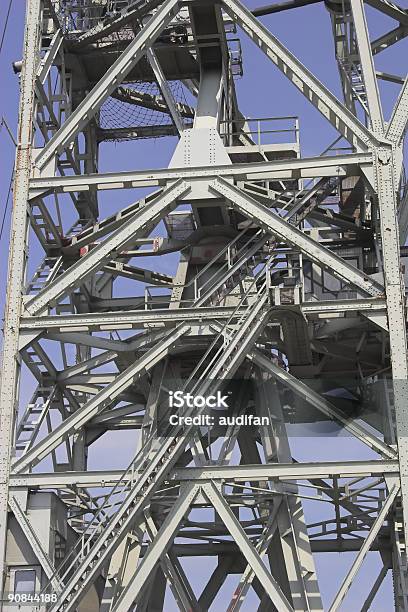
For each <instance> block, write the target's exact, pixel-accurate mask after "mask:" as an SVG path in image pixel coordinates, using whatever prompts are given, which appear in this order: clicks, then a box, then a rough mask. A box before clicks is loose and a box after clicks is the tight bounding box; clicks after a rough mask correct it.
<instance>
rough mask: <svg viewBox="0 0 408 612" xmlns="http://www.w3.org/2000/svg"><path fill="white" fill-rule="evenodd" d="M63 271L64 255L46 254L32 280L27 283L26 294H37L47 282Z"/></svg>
mask: <svg viewBox="0 0 408 612" xmlns="http://www.w3.org/2000/svg"><path fill="white" fill-rule="evenodd" d="M62 272H63V266H62V257H48V256H45V257H44V259H43V260H42V262H41V263H40V265H39V266H38V268H37V270H36V271H35V273H34V276H33V277H32V279H31V281H30V282H29V283H28V285H27V289H26V294H27V295H36V294H37V293H39V292H40V291H42V289H44V287H45V285H46V284H47V283H50V282H51V281H53V280H54V279H55V278H56V277H57V276H59V275H60V274H61V273H62Z"/></svg>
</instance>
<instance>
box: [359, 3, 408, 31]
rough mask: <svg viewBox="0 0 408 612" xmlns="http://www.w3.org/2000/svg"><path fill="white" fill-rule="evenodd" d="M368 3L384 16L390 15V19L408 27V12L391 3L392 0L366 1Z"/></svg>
mask: <svg viewBox="0 0 408 612" xmlns="http://www.w3.org/2000/svg"><path fill="white" fill-rule="evenodd" d="M366 2H367V4H369V5H370V6H372V7H373V8H376V9H377V10H378V11H380V12H381V13H384V15H388V17H391V18H392V19H395V20H396V21H399V22H400V23H401V24H404V25H406V26H407V25H408V12H407V11H406V10H404V9H402V8H401V7H400V6H398V5H397V4H394V3H393V2H390V0H366Z"/></svg>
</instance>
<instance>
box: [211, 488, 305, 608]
mask: <svg viewBox="0 0 408 612" xmlns="http://www.w3.org/2000/svg"><path fill="white" fill-rule="evenodd" d="M203 493H204V495H205V496H206V497H207V498H208V501H209V502H210V503H211V504H212V505H213V506H214V510H215V511H216V512H217V514H218V515H219V517H220V518H221V520H222V521H223V523H224V525H225V526H226V527H227V529H228V531H229V532H230V534H231V535H232V537H233V539H234V541H235V542H236V543H237V544H238V546H239V548H240V550H241V552H242V554H243V555H244V557H245V559H246V561H247V562H248V563H249V565H250V566H251V568H252V570H253V571H254V573H255V575H256V577H257V578H258V580H259V581H260V583H261V584H262V585H263V587H264V589H265V592H266V593H267V594H268V596H269V598H270V600H271V601H272V603H273V604H274V605H275V606H276V608H277V609H278V610H279V612H281V611H282V612H283V611H284V610H286V611H287V612H293V607H292V606H291V605H290V603H289V602H288V600H287V599H286V597H285V595H284V594H283V592H282V590H281V588H280V586H279V584H278V583H277V581H276V580H275V579H274V578H273V576H272V575H271V574H270V572H269V571H268V570H267V569H266V567H265V565H264V563H263V562H262V560H261V557H260V555H259V553H258V551H257V550H256V549H255V548H254V546H253V544H252V543H251V541H250V539H249V538H248V536H247V534H246V533H245V531H244V529H243V527H242V526H241V523H240V522H239V520H238V519H237V517H236V516H235V514H234V513H233V511H232V510H231V508H230V507H229V505H228V504H227V502H226V500H225V499H224V497H223V496H222V495H221V493H220V491H219V490H218V488H217V487H216V486H215V485H214V484H206V485H204V486H203Z"/></svg>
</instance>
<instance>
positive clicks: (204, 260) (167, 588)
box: [0, 0, 408, 612]
mask: <svg viewBox="0 0 408 612" xmlns="http://www.w3.org/2000/svg"><path fill="white" fill-rule="evenodd" d="M315 1H316V0H312V1H310V0H309V1H306V0H289V1H288V2H285V3H281V4H275V5H271V6H269V7H263V8H261V9H257V10H250V9H249V8H248V7H247V6H245V5H244V4H243V3H242V1H241V0H218V1H217V2H214V1H211V0H28V1H27V13H26V29H25V39H24V57H23V61H22V62H21V63H18V62H17V63H16V65H15V69H16V70H17V71H19V70H21V76H20V79H21V104H20V111H19V131H18V148H17V155H16V165H15V180H14V205H13V213H12V226H11V239H10V259H9V275H8V286H7V302H6V311H5V324H4V351H3V360H2V379H1V392H0V393H1V394H0V416H1V429H0V441H1V447H0V457H1V482H0V485H1V492H0V521H1V523H0V524H1V527H0V548H1V554H0V560H1V581H2V588H3V597H2V602H1V604H0V605H1V607H2V609H3V610H5V611H7V610H14V609H15V605H16V602H21V601H24V600H23V599H21V598H22V597H27V596H28V595H27V594H30V593H35V599H33V598H31V599H29V600H28V604H27V605H28V608H27V609H32V610H51V611H52V612H56V611H57V610H59V611H63V612H73V611H80V612H85V611H86V612H94V611H95V612H96V611H103V612H108V611H111V612H119V611H120V612H127V611H129V610H137V611H138V612H140V611H144V610H151V611H153V610H155V611H156V610H173V609H177V608H178V609H180V610H184V611H186V612H187V611H188V610H194V611H204V610H216V611H221V610H228V611H230V612H232V611H233V610H234V611H236V610H239V609H241V608H243V609H253V608H254V603H253V602H254V601H258V604H257V605H258V606H259V607H258V609H259V610H278V611H279V612H282V611H283V610H288V611H291V610H302V611H306V610H310V611H314V612H315V611H318V610H323V603H324V602H323V603H322V597H321V593H320V588H321V587H322V585H321V584H320V585H319V580H318V578H319V574H318V572H316V563H317V555H323V554H324V555H330V554H331V553H333V552H339V553H343V554H344V555H348V557H347V558H349V556H350V554H352V556H353V562H352V564H351V566H350V567H348V568H346V570H344V571H343V574H344V575H342V571H339V572H338V575H336V576H333V578H332V580H333V583H335V582H336V589H335V593H336V594H335V596H334V598H333V599H332V601H330V602H329V604H328V606H326V604H325V608H327V609H330V611H331V612H334V611H335V610H338V609H339V608H340V607H341V606H343V605H345V606H346V607H345V608H344V609H356V608H355V607H353V605H350V604H347V596H348V591H349V589H350V587H351V586H352V584H353V581H354V580H355V579H356V576H357V579H358V572H359V570H360V567H361V566H362V564H363V562H364V561H365V560H366V559H367V557H370V558H371V556H372V555H375V557H376V559H377V566H376V567H377V568H379V569H378V570H376V571H377V574H376V575H374V573H373V575H372V581H371V584H369V583H368V582H367V583H366V584H365V585H364V588H365V589H366V591H365V597H366V600H365V602H364V604H363V605H362V607H361V609H362V610H368V609H370V606H371V604H372V603H373V602H374V604H375V597H376V595H377V593H378V592H379V591H380V589H381V587H382V584H383V582H384V580H385V579H386V577H387V574H388V573H390V574H391V575H392V586H393V596H392V595H390V596H389V601H388V605H387V609H391V608H392V607H395V609H396V610H399V611H400V610H408V582H407V580H408V577H407V555H406V543H405V533H406V532H407V529H408V384H407V352H406V309H405V302H406V300H405V289H404V278H403V271H404V268H403V260H404V258H405V257H407V256H408V252H407V250H406V249H405V248H404V245H405V241H406V237H407V233H408V189H407V188H406V185H405V176H404V170H403V141H404V134H405V130H406V126H407V120H408V81H407V79H406V78H405V79H404V78H402V77H400V76H397V75H393V74H385V73H381V72H379V71H378V70H376V68H375V65H374V61H373V57H374V56H375V55H377V54H379V53H381V52H382V51H384V50H385V49H387V48H389V47H390V46H391V45H394V44H396V43H398V41H400V40H402V39H403V38H404V37H406V36H407V35H408V11H406V10H404V9H402V8H401V7H399V6H397V5H396V4H393V3H391V2H389V1H388V0H366V3H365V4H366V5H369V6H370V7H373V8H374V9H375V10H376V11H377V12H378V14H379V15H381V14H382V15H386V16H387V17H391V18H392V19H393V20H394V21H395V27H394V29H392V30H391V31H388V32H385V33H384V34H383V35H381V37H380V38H378V39H376V40H370V37H369V32H368V28H367V21H366V14H365V5H364V2H363V0H325V2H324V3H321V9H322V10H325V9H326V10H327V11H328V14H329V15H330V20H331V24H332V31H333V41H334V54H335V59H336V62H337V66H338V70H339V75H340V81H341V87H342V90H343V94H344V96H343V99H342V100H340V99H338V98H337V97H336V96H335V95H334V94H333V93H331V91H329V89H328V88H327V87H326V86H325V85H324V84H323V83H321V82H320V81H319V80H318V79H317V78H316V77H315V76H314V75H313V74H312V73H311V72H310V71H309V70H308V69H307V68H306V67H305V66H304V65H303V64H302V62H301V61H300V60H299V59H298V58H297V57H295V56H294V55H293V54H292V53H291V52H290V51H289V50H288V49H287V48H285V46H284V45H283V44H282V43H281V42H280V41H279V40H278V39H277V38H276V36H275V35H274V34H273V33H272V32H271V31H269V29H268V28H266V27H265V25H263V23H261V21H260V20H259V19H258V17H259V16H261V15H265V14H271V13H274V12H278V11H284V10H290V9H293V8H296V7H298V6H304V5H307V4H313V3H315ZM308 10H309V9H308ZM386 23H388V21H387V20H385V19H384V24H386ZM384 29H386V25H385V26H384ZM243 38H247V39H249V42H251V44H252V43H253V44H254V45H255V47H257V48H258V49H257V53H259V54H260V56H261V55H262V53H263V54H265V55H266V57H267V58H268V60H269V62H270V71H271V78H273V74H274V70H276V69H278V70H279V71H280V72H281V73H282V74H283V75H284V77H285V78H286V79H288V80H289V81H290V82H291V83H292V84H293V86H294V87H295V88H296V89H297V90H298V92H299V94H300V95H302V94H303V96H304V97H305V98H306V99H307V101H308V102H309V103H310V104H311V105H313V106H314V107H315V108H316V109H317V110H318V111H319V112H320V113H321V114H322V115H323V117H324V118H325V119H326V120H327V122H328V125H329V126H331V127H332V128H334V129H335V130H336V131H337V132H338V137H337V139H336V140H335V142H334V143H331V144H329V145H328V147H327V149H326V150H325V151H324V152H323V153H322V154H321V155H318V156H316V157H302V156H301V153H300V144H299V129H300V128H299V121H298V119H297V118H296V117H279V118H277V117H267V118H263V119H257V120H250V119H249V118H248V117H246V116H245V115H244V114H243V113H242V111H240V106H239V95H238V93H237V91H236V80H237V78H239V77H240V75H242V58H241V43H240V41H241V40H242V39H243ZM268 78H269V76H268ZM380 79H385V80H388V81H392V82H394V83H396V84H400V85H401V91H400V94H399V96H396V100H395V106H394V110H393V113H392V115H391V116H390V117H389V118H388V120H386V119H385V118H384V116H383V110H382V104H381V98H380V93H379V80H380ZM159 137H172V138H173V142H174V145H175V146H174V153H173V155H172V158H171V161H170V164H169V166H168V167H167V168H157V167H156V168H151V169H148V170H145V169H143V165H142V166H141V164H140V163H139V162H140V159H141V158H140V157H139V161H138V158H137V157H136V155H135V156H134V158H133V161H132V164H131V166H130V167H131V169H130V170H126V171H115V170H113V169H111V171H103V172H102V171H99V162H100V155H99V149H100V150H101V151H102V150H103V146H104V144H103V143H105V142H106V141H116V142H118V143H119V144H117V147H118V148H119V147H121V146H122V144H121V143H122V141H132V142H133V143H134V146H136V145H135V141H141V142H139V143H138V145H137V146H138V150H139V151H143V146H144V143H145V142H146V139H151V138H159ZM109 146H112V145H109ZM127 146H128V147H129V144H128V145H127ZM110 159H112V158H110ZM108 161H109V160H108ZM105 166H106V164H105ZM135 193H136V194H137V195H136V198H135ZM117 194H120V195H121V197H123V198H125V199H126V198H127V199H128V200H127V201H129V202H131V203H130V204H128V205H127V206H126V207H124V208H121V209H120V210H117V207H116V208H115V204H114V198H115V197H116V196H117ZM109 198H110V199H109ZM101 202H105V204H106V202H108V206H107V207H106V205H105V206H101ZM106 208H108V209H109V214H108V216H105V215H104V214H102V213H101V212H100V211H101V210H102V209H104V210H106ZM112 211H113V213H112ZM29 247H30V254H29ZM40 254H41V256H40ZM175 258H177V265H176V268H175V274H171V273H169V272H168V270H169V269H170V268H171V266H170V267H169V266H167V267H166V265H164V266H163V262H164V264H165V262H166V261H172V262H174V261H175ZM166 270H167V271H166ZM32 380H34V381H35V386H34V388H33V389H31V387H30V385H31V384H32V382H31V381H32ZM170 390H172V391H177V390H179V391H180V392H182V396H183V397H184V398H185V397H187V394H190V397H193V398H197V397H198V396H203V397H204V398H207V397H209V396H210V395H215V396H217V393H218V396H219V395H220V393H225V394H226V395H225V396H223V397H227V398H228V402H227V405H228V407H227V408H225V407H224V409H222V410H221V408H222V405H220V402H218V406H216V407H215V408H214V409H212V410H210V411H206V408H205V406H203V405H201V403H200V404H198V403H196V404H195V405H193V404H192V403H189V402H188V401H187V402H186V401H185V402H184V403H182V402H181V403H182V406H180V407H179V408H178V409H176V410H175V411H174V410H172V408H171V403H169V397H170V393H169V391H170ZM220 415H224V417H226V418H225V421H224V422H222V421H221V418H220ZM191 417H200V419H201V417H208V419H209V420H208V421H205V420H202V421H200V425H197V423H198V421H197V420H192V419H191ZM328 422H330V423H328ZM319 423H320V424H322V425H323V426H326V427H327V425H330V427H331V428H333V427H334V428H337V429H336V431H342V432H346V434H347V436H348V437H347V438H346V437H344V438H343V440H344V443H343V447H342V452H341V453H340V456H339V457H338V458H337V459H336V458H335V457H334V456H333V455H332V454H330V453H329V452H328V453H327V460H325V461H322V460H320V459H319V461H316V460H315V459H314V457H313V454H312V453H311V452H310V448H309V456H308V458H307V459H306V460H305V458H304V456H305V454H306V453H305V452H304V453H302V452H301V444H302V442H301V438H302V436H300V437H299V439H298V440H295V441H293V440H292V438H291V431H292V432H293V431H299V430H300V431H306V430H307V428H308V427H309V428H310V427H312V431H316V432H317V431H318V425H316V424H319ZM313 427H316V428H317V429H316V430H315V429H313ZM296 428H298V429H296ZM302 428H303V429H302ZM113 432H115V433H114V434H113ZM129 432H131V433H132V432H133V433H134V446H133V450H134V451H135V452H134V456H133V458H132V460H131V462H130V464H129V465H128V467H127V468H126V469H123V470H118V469H116V468H115V467H113V468H112V469H109V465H111V466H115V463H113V462H112V463H110V459H111V458H110V457H109V456H107V457H106V458H105V459H106V460H105V462H104V466H103V468H102V469H100V470H93V469H88V455H89V453H91V452H92V446H93V445H94V444H95V443H96V442H97V441H98V440H100V439H101V437H102V441H103V440H107V439H108V438H109V436H112V435H115V436H116V437H115V440H119V442H118V450H117V453H118V454H120V452H121V450H120V449H121V442H120V440H121V438H120V436H123V440H124V442H123V446H125V440H129V438H128V437H127V438H126V436H129ZM305 435H306V434H305ZM316 435H317V434H316ZM132 440H133V436H132ZM303 443H304V444H307V443H306V442H305V441H304V442H303ZM353 444H354V445H357V446H358V448H359V449H361V455H360V457H357V458H356V456H353V453H351V452H350V458H348V454H347V453H348V448H355V446H353ZM299 448H300V450H299ZM189 558H195V559H196V558H199V564H198V565H196V566H194V565H192V566H191V567H192V568H193V569H192V570H191V568H190V567H189V563H188V562H187V561H188V559H189ZM378 560H379V561H380V562H379V563H378ZM194 567H199V568H202V573H203V575H204V574H205V570H206V569H207V568H208V567H210V568H211V570H212V571H211V572H210V573H209V575H208V579H207V580H206V581H205V582H204V585H203V587H202V588H201V587H200V589H198V588H197V576H194ZM190 570H191V571H190ZM200 572H201V570H200ZM231 576H232V577H233V578H234V586H233V589H232V590H231V592H228V589H227V588H226V587H227V586H229V585H231ZM386 582H387V580H386ZM383 588H384V587H383ZM221 591H222V597H221V595H220V593H221ZM17 596H18V597H19V598H18V597H17ZM378 596H379V597H381V595H378ZM251 597H252V599H251ZM392 597H393V601H392ZM13 598H14V599H13ZM8 599H10V600H8ZM249 601H250V602H252V603H250V604H248V602H249ZM30 602H31V603H30ZM343 602H344V604H343ZM248 605H249V606H250V607H248ZM13 606H14V607H13ZM255 607H256V606H255ZM376 609H379V608H376ZM382 609H384V608H382Z"/></svg>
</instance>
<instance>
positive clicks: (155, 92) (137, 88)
mask: <svg viewBox="0 0 408 612" xmlns="http://www.w3.org/2000/svg"><path fill="white" fill-rule="evenodd" d="M168 86H169V88H170V90H171V92H172V94H173V98H174V100H175V102H176V103H179V104H182V105H187V100H186V95H185V91H184V86H183V85H182V83H180V81H170V82H168ZM126 98H128V99H132V100H133V101H132V102H126ZM138 102H139V103H138ZM162 108H163V110H165V109H167V105H166V103H165V101H164V99H163V96H162V94H161V92H160V89H159V87H158V85H157V83H144V82H141V81H138V82H136V83H131V84H126V85H125V86H123V87H120V88H118V90H116V92H115V94H114V95H113V96H110V97H109V98H108V99H107V100H106V102H104V104H103V105H102V107H101V110H100V113H99V126H100V128H101V129H103V130H124V132H123V134H120V133H117V132H116V133H115V134H114V135H112V137H110V138H109V139H110V140H129V139H130V138H132V135H131V133H127V132H126V128H137V127H143V126H170V125H172V120H171V117H170V115H169V113H167V112H163V111H162V110H159V109H162ZM184 121H185V123H186V125H188V123H189V121H188V119H187V120H186V119H184ZM161 135H163V136H165V135H166V133H164V132H163V133H162V134H160V132H157V133H155V136H156V137H157V136H161ZM138 137H139V138H140V135H139V136H138ZM146 137H151V135H148V136H146Z"/></svg>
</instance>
